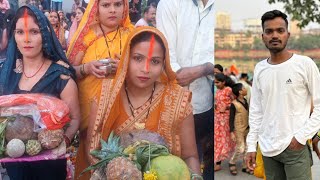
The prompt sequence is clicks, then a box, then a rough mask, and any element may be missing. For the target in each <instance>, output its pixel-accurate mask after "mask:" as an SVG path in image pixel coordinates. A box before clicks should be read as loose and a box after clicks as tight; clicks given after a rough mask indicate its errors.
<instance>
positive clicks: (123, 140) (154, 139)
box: [120, 130, 168, 147]
mask: <svg viewBox="0 0 320 180" xmlns="http://www.w3.org/2000/svg"><path fill="white" fill-rule="evenodd" d="M141 140H145V141H149V142H150V143H155V144H159V145H163V146H166V147H168V146H167V143H166V141H165V140H164V138H163V137H162V136H160V135H159V134H158V133H155V132H151V131H148V130H136V131H131V132H128V133H122V134H120V145H121V146H122V147H128V146H129V145H131V144H134V143H135V142H137V141H141Z"/></svg>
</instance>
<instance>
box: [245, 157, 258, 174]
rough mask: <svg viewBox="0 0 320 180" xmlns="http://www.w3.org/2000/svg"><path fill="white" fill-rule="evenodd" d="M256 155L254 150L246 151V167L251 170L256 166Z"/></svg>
mask: <svg viewBox="0 0 320 180" xmlns="http://www.w3.org/2000/svg"><path fill="white" fill-rule="evenodd" d="M256 155H257V153H256V152H248V153H247V155H246V164H247V168H249V169H250V170H251V171H253V170H254V168H256Z"/></svg>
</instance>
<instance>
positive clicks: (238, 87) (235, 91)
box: [231, 83, 243, 97]
mask: <svg viewBox="0 0 320 180" xmlns="http://www.w3.org/2000/svg"><path fill="white" fill-rule="evenodd" d="M231 88H232V93H233V94H234V95H235V96H236V97H239V95H240V91H241V90H242V88H243V85H242V84H241V83H237V84H234V85H233V86H232V87H231Z"/></svg>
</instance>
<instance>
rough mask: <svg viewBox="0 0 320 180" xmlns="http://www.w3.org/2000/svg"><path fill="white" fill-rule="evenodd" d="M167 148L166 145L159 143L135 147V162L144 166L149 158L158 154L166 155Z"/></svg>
mask: <svg viewBox="0 0 320 180" xmlns="http://www.w3.org/2000/svg"><path fill="white" fill-rule="evenodd" d="M169 154H170V153H169V150H168V148H167V147H165V146H162V145H159V144H153V143H148V144H142V145H140V146H138V147H137V149H136V152H135V155H136V157H137V162H138V163H139V164H140V165H141V167H145V166H146V164H147V163H150V160H152V159H153V158H156V157H158V156H167V155H169Z"/></svg>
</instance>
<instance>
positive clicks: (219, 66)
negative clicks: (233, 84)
mask: <svg viewBox="0 0 320 180" xmlns="http://www.w3.org/2000/svg"><path fill="white" fill-rule="evenodd" d="M214 68H217V69H218V70H219V71H220V72H223V67H222V66H221V65H220V64H215V65H214Z"/></svg>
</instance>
